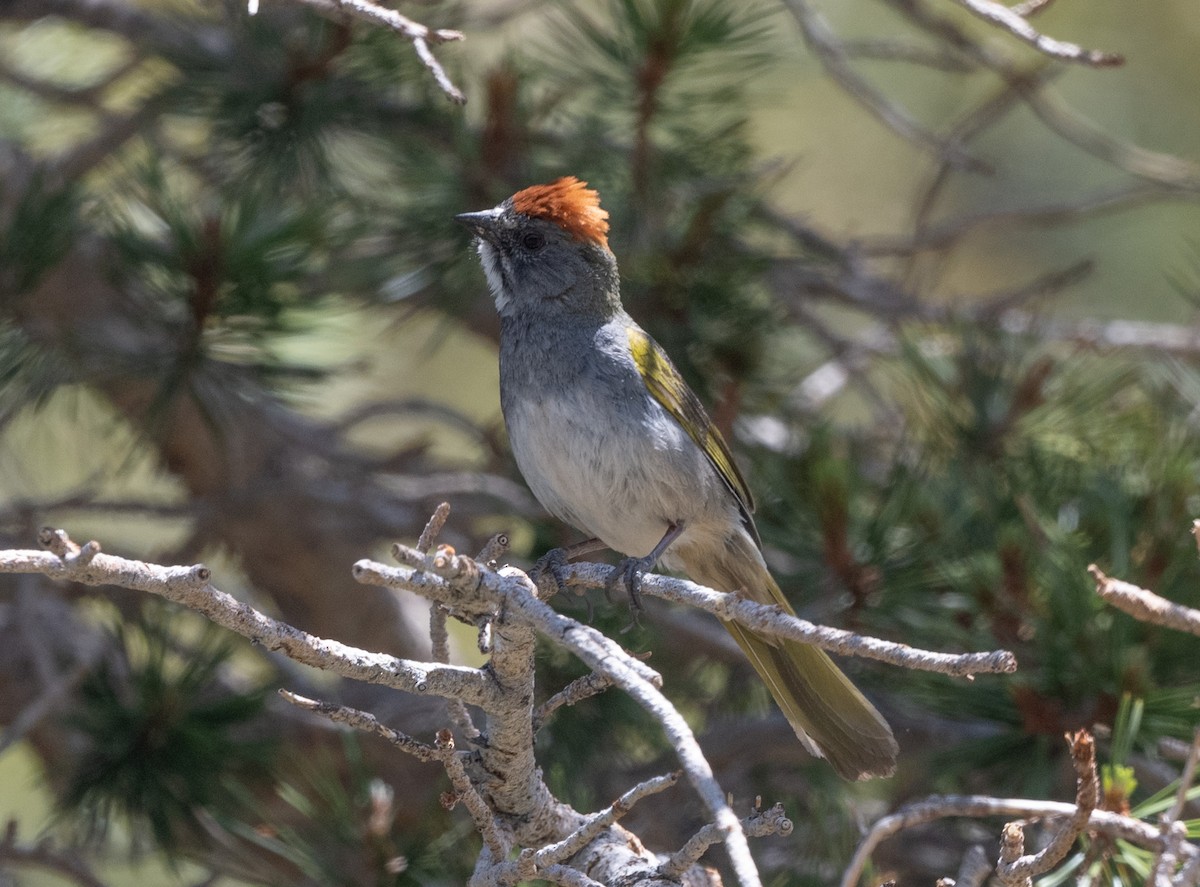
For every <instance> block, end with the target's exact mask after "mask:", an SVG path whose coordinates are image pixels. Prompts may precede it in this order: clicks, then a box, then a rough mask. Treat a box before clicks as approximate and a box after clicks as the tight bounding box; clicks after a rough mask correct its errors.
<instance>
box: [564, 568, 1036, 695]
mask: <svg viewBox="0 0 1200 887" xmlns="http://www.w3.org/2000/svg"><path fill="white" fill-rule="evenodd" d="M611 571H612V568H611V567H609V566H606V565H604V564H570V565H569V566H567V567H564V568H563V576H564V578H565V579H566V581H567V583H568V584H570V585H580V586H584V587H587V588H603V587H604V585H605V582H606V581H607V579H608V576H609V573H610V572H611ZM641 592H642V593H643V594H648V595H650V596H651V597H660V598H663V599H664V600H669V601H674V602H675V603H681V604H688V605H689V606H693V607H697V608H699V609H701V610H706V611H707V612H709V613H712V614H713V615H714V616H717V617H718V618H720V619H725V620H730V621H735V622H739V623H741V624H743V625H746V626H748V627H750V628H753V629H754V630H755V631H758V632H762V633H764V634H773V635H778V636H779V637H785V638H790V639H792V640H797V641H803V642H805V643H808V644H814V645H816V646H818V647H820V648H822V649H823V650H828V651H829V652H831V653H839V654H841V655H843V656H862V657H864V658H867V659H876V660H879V661H881V662H888V663H890V664H892V665H898V666H901V667H903V668H912V669H917V670H921V671H935V672H939V673H941V674H948V675H955V676H958V677H971V676H973V675H977V674H989V673H1000V674H1009V673H1011V672H1014V671H1016V669H1017V660H1016V657H1014V656H1013V654H1012V653H1010V652H1009V651H1007V650H995V651H992V652H988V653H937V652H934V651H930V650H919V649H916V648H915V647H910V646H908V645H907V644H900V643H895V642H893V641H884V640H880V639H878V638H871V637H865V636H863V635H857V634H854V633H853V632H849V631H843V630H841V629H837V628H829V627H826V626H821V625H814V624H813V623H811V622H808V621H806V620H804V619H800V618H798V617H796V616H790V615H788V614H787V613H785V612H783V610H781V609H779V608H778V607H773V606H770V605H769V604H759V603H755V602H754V601H752V600H748V599H747V598H744V597H742V596H740V595H737V594H728V593H725V592H720V591H714V590H713V589H711V588H705V587H704V586H702V585H697V584H696V583H695V582H689V581H688V580H686V579H674V578H672V577H669V576H661V575H656V574H647V575H645V576H643V577H642V584H641Z"/></svg>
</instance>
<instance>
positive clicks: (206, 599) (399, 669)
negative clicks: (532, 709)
mask: <svg viewBox="0 0 1200 887" xmlns="http://www.w3.org/2000/svg"><path fill="white" fill-rule="evenodd" d="M41 538H42V540H43V544H44V545H46V546H47V547H48V548H50V549H51V550H50V551H21V550H13V551H0V573H41V574H42V575H45V576H49V577H51V578H52V579H61V580H65V581H69V582H78V583H80V584H83V585H116V586H119V587H121V588H131V589H135V590H137V591H145V592H149V593H151V594H156V595H159V596H160V597H164V598H166V599H167V600H170V601H174V602H175V603H177V604H182V605H184V606H185V607H189V608H190V609H193V610H196V611H197V612H200V613H203V614H204V615H205V616H207V617H208V618H209V619H210V620H212V621H213V622H215V623H217V624H218V625H220V626H222V627H224V628H227V629H229V630H230V631H233V632H236V633H237V634H240V635H242V636H243V637H246V638H249V639H250V640H252V641H254V642H255V643H257V644H261V645H262V646H263V647H265V648H266V649H268V650H272V651H275V650H278V651H281V652H283V653H284V654H285V655H287V656H288V657H289V658H291V659H294V660H296V661H297V662H301V663H303V664H305V665H311V666H314V667H316V668H322V669H325V670H327V671H332V672H334V673H335V674H339V675H341V676H342V677H347V678H353V679H355V680H359V681H365V682H367V683H372V684H381V685H383V686H387V687H393V688H395V689H397V690H404V691H405V692H407V693H416V694H433V695H435V696H441V697H447V696H448V697H452V698H458V699H462V700H463V701H464V702H468V703H470V704H472V705H479V706H481V707H483V708H485V709H486V708H487V707H488V706H489V705H491V704H492V703H493V702H494V699H495V696H494V694H495V688H494V685H493V684H492V683H491V682H490V681H489V680H488V678H487V677H486V676H485V675H484V674H483V673H482V672H480V671H479V670H478V669H474V668H464V667H460V666H454V665H440V664H434V663H427V662H414V661H412V660H408V659H400V658H398V657H396V656H389V655H387V654H384V653H371V652H368V651H366V650H360V649H357V648H355V647H350V646H347V645H345V644H342V643H339V642H337V641H332V640H326V639H324V638H319V637H316V636H314V635H311V634H308V633H307V632H303V631H300V630H299V629H296V628H293V627H292V626H290V625H287V624H285V623H282V622H278V621H277V620H275V619H272V618H270V617H269V616H266V615H264V614H263V613H260V612H258V611H257V610H255V609H254V608H253V607H251V606H249V605H248V604H244V603H242V602H241V601H239V600H237V599H236V598H234V597H232V596H231V595H229V594H226V593H225V592H223V591H220V590H218V589H217V588H214V587H213V586H212V585H210V584H209V579H210V578H211V576H210V573H209V571H208V568H207V567H204V566H201V565H195V566H191V567H163V566H159V565H157V564H146V563H143V562H141V561H133V560H127V559H126V558H122V557H114V556H113V555H108V554H101V553H99V552H100V546H99V545H98V544H97V543H95V542H89V543H87V545H85V546H83V547H80V546H78V545H75V544H74V543H73V542H71V540H70V538H69V537H68V536H67V534H66V533H64V532H63V531H61V530H57V531H55V530H46V531H43V534H42V537H41Z"/></svg>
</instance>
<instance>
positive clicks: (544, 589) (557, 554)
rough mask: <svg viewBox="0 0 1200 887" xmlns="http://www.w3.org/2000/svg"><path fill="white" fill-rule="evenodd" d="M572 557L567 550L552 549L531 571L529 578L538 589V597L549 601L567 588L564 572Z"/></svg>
mask: <svg viewBox="0 0 1200 887" xmlns="http://www.w3.org/2000/svg"><path fill="white" fill-rule="evenodd" d="M568 563H570V557H569V556H568V554H567V550H566V549H565V548H551V549H550V550H549V551H547V552H546V553H545V554H543V555H542V556H541V557H539V558H538V559H537V560H536V561H534V564H533V568H532V569H531V570H530V571H529V578H530V579H532V580H533V584H534V585H536V586H537V587H538V592H539V594H538V597H540V598H542V600H549V599H550V598H552V597H554V595H556V594H558V593H559V592H560V591H563V590H565V589H566V587H567V578H566V573H565V572H564V570H565V568H566V566H567V564H568Z"/></svg>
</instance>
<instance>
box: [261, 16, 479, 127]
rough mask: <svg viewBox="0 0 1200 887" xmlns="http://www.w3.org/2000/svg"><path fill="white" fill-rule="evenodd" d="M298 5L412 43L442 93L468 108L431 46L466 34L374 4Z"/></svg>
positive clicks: (464, 98)
mask: <svg viewBox="0 0 1200 887" xmlns="http://www.w3.org/2000/svg"><path fill="white" fill-rule="evenodd" d="M251 2H255V0H251ZM294 2H297V3H301V4H303V5H304V6H308V7H310V8H312V9H315V10H316V11H317V12H319V13H321V14H322V15H325V16H330V17H332V18H335V19H338V20H343V21H344V20H346V19H347V18H357V19H362V20H363V21H367V22H371V23H372V24H375V25H382V26H383V27H385V28H390V29H391V30H393V31H395V32H396V33H398V34H400V35H401V36H402V37H404V38H405V39H406V40H408V41H409V42H410V43H412V45H413V49H414V50H416V53H417V57H418V58H419V59H420V60H421V64H423V65H424V66H425V67H426V68H427V69H428V70H429V73H430V74H432V75H433V79H434V80H436V81H437V85H438V86H439V87H440V88H441V90H442V92H444V93H445V94H446V95H447V96H449V98H450V100H451V101H453V102H454V103H456V104H459V105H465V104H466V102H467V97H466V96H464V95H463V94H462V91H461V90H460V89H459V88H458V87H457V86H455V85H454V83H453V82H452V81H451V80H450V76H449V75H448V74H447V73H446V69H445V68H443V67H442V63H441V62H439V61H438V60H437V58H436V57H435V56H434V54H433V51H432V50H431V49H430V48H429V44H431V43H449V42H452V41H455V40H462V39H463V34H462V32H461V31H450V30H445V29H438V30H435V29H433V28H429V27H426V26H425V25H423V24H421V23H420V22H415V21H413V20H412V19H410V18H408V17H406V16H403V15H401V14H400V13H398V12H396V10H394V9H388V8H386V7H383V6H379V5H377V4H375V3H372V2H370V0H294Z"/></svg>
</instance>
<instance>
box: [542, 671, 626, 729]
mask: <svg viewBox="0 0 1200 887" xmlns="http://www.w3.org/2000/svg"><path fill="white" fill-rule="evenodd" d="M611 686H612V680H611V679H610V678H608V677H606V676H605V675H602V674H596V673H595V672H592V673H591V674H585V675H584V676H583V677H579V678H576V679H575V680H573V681H571V683H569V684H567V686H565V687H563V688H562V689H561V690H559V691H558V692H557V693H555V694H554V695H553V696H551V697H550V698H549V699H547V700H546V701H545V702H543V703H542V704H541V705H539V706H538V707H537V708H536V709H535V710H534V712H533V732H534V733H536V732H538V731H539V730H541V729H542V726H543V725H544V724H545V723H546V721H547V720H549V718H550V715H552V714H554V713H555V712H556V711H558V710H559V709H560V708H562V707H563V706H566V705H574V704H575V703H577V702H582V701H583V700H585V699H590V698H591V697H593V696H596V695H598V694H600V693H603V692H604V691H605V690H607V689H608V688H609V687H611Z"/></svg>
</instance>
